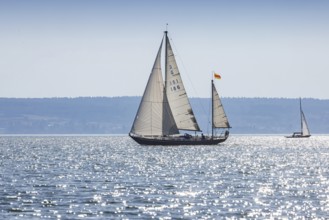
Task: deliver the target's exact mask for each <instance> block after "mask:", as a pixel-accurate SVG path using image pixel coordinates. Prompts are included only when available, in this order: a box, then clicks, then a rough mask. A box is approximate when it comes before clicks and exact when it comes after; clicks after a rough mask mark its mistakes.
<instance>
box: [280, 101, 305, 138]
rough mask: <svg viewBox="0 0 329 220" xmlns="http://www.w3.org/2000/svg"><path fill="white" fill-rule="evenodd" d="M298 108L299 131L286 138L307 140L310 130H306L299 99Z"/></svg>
mask: <svg viewBox="0 0 329 220" xmlns="http://www.w3.org/2000/svg"><path fill="white" fill-rule="evenodd" d="M299 108H300V119H301V131H300V132H294V133H293V134H292V135H291V136H286V138H308V137H311V133H310V130H309V128H308V125H307V122H306V118H305V115H304V112H303V110H302V100H301V98H299Z"/></svg>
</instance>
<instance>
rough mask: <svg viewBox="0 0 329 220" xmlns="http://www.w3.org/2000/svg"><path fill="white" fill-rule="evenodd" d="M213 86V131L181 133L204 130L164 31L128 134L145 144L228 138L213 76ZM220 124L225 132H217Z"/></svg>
mask: <svg viewBox="0 0 329 220" xmlns="http://www.w3.org/2000/svg"><path fill="white" fill-rule="evenodd" d="M164 41H165V42H164ZM163 42H164V44H165V45H164V47H165V65H164V66H165V80H163V78H162V71H161V51H162V44H163ZM211 90H212V92H211V94H212V133H211V135H207V136H205V135H203V133H202V134H201V135H194V136H192V135H190V134H187V133H185V134H183V133H184V132H183V133H181V132H182V131H195V133H196V132H202V131H201V129H200V127H199V125H198V123H197V120H196V118H195V116H194V113H193V110H192V107H191V105H190V102H189V99H188V96H187V94H186V91H185V87H184V84H183V81H182V78H181V75H180V72H179V70H178V66H177V63H176V60H175V56H174V53H173V50H172V47H171V44H170V41H169V38H168V32H167V31H165V32H164V37H163V38H162V41H161V44H160V48H159V50H158V53H157V55H156V58H155V62H154V65H153V68H152V71H151V74H150V76H149V79H148V82H147V85H146V88H145V91H144V94H143V97H142V99H141V102H140V105H139V108H138V110H137V114H136V116H135V120H134V123H133V125H132V128H131V131H130V133H129V136H130V137H131V138H132V139H134V140H135V141H136V142H137V143H139V144H142V145H215V144H218V143H221V142H224V141H226V139H227V138H228V136H229V128H230V125H229V122H228V118H227V116H226V114H225V111H224V108H223V105H222V103H221V100H220V97H219V95H218V92H217V91H216V88H215V85H214V83H213V80H212V81H211ZM220 128H222V133H220V134H219V135H215V134H214V131H215V129H220Z"/></svg>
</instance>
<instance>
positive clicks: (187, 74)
mask: <svg viewBox="0 0 329 220" xmlns="http://www.w3.org/2000/svg"><path fill="white" fill-rule="evenodd" d="M170 41H171V42H172V45H173V46H174V48H175V51H176V53H175V54H176V55H177V57H178V58H179V60H180V62H181V63H182V66H183V69H184V71H185V72H186V76H187V78H188V80H189V82H190V84H191V86H192V89H193V92H194V93H195V94H196V95H197V96H199V95H198V92H197V90H196V89H195V87H194V85H193V83H192V80H191V78H190V76H189V73H188V71H187V69H186V67H185V65H184V62H183V60H182V59H181V57H180V55H179V53H178V50H177V47H176V45H175V43H174V41H173V40H172V38H171V37H170ZM198 102H199V105H200V106H201V108H202V111H203V113H204V114H207V112H206V110H205V108H204V105H203V104H202V102H201V100H200V99H198Z"/></svg>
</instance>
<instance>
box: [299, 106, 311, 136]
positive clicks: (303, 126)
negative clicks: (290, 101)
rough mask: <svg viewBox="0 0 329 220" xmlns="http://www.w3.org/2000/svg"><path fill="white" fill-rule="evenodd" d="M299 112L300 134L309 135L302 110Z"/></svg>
mask: <svg viewBox="0 0 329 220" xmlns="http://www.w3.org/2000/svg"><path fill="white" fill-rule="evenodd" d="M301 114H302V135H305V136H307V135H310V130H309V129H308V126H307V122H306V118H305V115H304V113H303V111H301Z"/></svg>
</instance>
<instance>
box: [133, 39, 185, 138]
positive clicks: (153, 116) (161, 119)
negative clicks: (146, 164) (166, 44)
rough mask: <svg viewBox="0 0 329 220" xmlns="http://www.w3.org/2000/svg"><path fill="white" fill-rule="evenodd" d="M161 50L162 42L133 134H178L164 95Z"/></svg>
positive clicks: (136, 118) (137, 115)
mask: <svg viewBox="0 0 329 220" xmlns="http://www.w3.org/2000/svg"><path fill="white" fill-rule="evenodd" d="M161 48H162V42H161V45H160V48H159V51H158V54H157V57H156V60H155V62H154V65H153V68H152V72H151V74H150V77H149V80H148V82H147V86H146V88H145V91H144V95H143V97H142V100H141V103H140V106H139V108H138V111H137V114H136V117H135V121H134V123H133V126H132V128H131V133H133V134H138V135H144V136H163V135H170V134H178V133H179V131H178V129H177V126H176V124H175V121H174V118H173V116H172V113H171V111H170V107H169V104H168V101H167V98H166V96H165V95H164V85H163V78H162V73H161V61H160V60H161Z"/></svg>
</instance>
